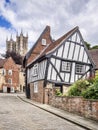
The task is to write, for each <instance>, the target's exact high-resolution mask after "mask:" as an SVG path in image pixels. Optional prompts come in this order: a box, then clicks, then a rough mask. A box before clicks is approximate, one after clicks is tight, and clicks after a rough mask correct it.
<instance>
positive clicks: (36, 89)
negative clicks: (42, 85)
mask: <svg viewBox="0 0 98 130" xmlns="http://www.w3.org/2000/svg"><path fill="white" fill-rule="evenodd" d="M34 93H38V82H34Z"/></svg>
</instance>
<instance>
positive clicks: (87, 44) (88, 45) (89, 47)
mask: <svg viewBox="0 0 98 130" xmlns="http://www.w3.org/2000/svg"><path fill="white" fill-rule="evenodd" d="M84 43H85V45H86V47H87V48H88V50H90V49H91V44H90V43H88V42H86V41H84Z"/></svg>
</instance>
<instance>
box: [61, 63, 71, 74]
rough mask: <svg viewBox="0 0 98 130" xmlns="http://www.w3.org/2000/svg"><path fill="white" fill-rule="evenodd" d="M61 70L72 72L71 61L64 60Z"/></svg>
mask: <svg viewBox="0 0 98 130" xmlns="http://www.w3.org/2000/svg"><path fill="white" fill-rule="evenodd" d="M61 68H62V69H61V71H67V72H70V70H71V62H66V61H62V67H61Z"/></svg>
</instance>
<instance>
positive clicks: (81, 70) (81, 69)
mask: <svg viewBox="0 0 98 130" xmlns="http://www.w3.org/2000/svg"><path fill="white" fill-rule="evenodd" d="M84 72H85V66H84V65H81V64H76V73H84Z"/></svg>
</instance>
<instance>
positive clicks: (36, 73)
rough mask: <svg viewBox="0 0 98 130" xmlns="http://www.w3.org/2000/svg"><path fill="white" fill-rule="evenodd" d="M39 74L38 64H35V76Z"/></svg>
mask: <svg viewBox="0 0 98 130" xmlns="http://www.w3.org/2000/svg"><path fill="white" fill-rule="evenodd" d="M37 75H38V64H36V65H34V67H33V76H37Z"/></svg>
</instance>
